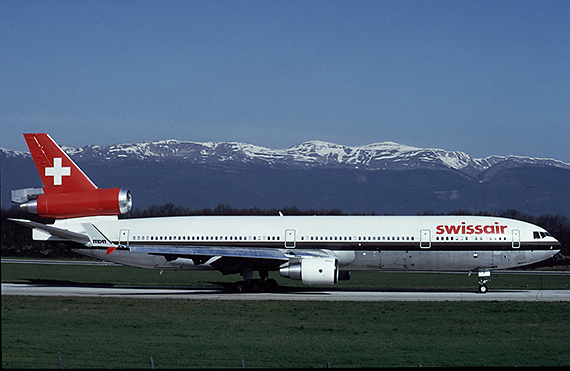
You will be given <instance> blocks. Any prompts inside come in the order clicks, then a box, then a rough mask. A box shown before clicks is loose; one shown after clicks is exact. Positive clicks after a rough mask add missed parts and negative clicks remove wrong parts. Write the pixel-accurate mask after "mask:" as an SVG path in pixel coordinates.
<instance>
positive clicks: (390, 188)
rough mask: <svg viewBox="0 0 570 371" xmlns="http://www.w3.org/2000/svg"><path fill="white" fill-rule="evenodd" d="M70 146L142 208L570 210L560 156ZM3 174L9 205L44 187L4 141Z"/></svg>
mask: <svg viewBox="0 0 570 371" xmlns="http://www.w3.org/2000/svg"><path fill="white" fill-rule="evenodd" d="M63 148H64V150H65V151H66V152H67V153H68V154H69V155H70V157H71V158H72V159H73V160H74V161H75V162H76V163H77V164H78V165H79V166H80V167H81V168H82V169H83V170H84V172H85V173H86V174H88V175H89V177H90V178H91V179H92V180H93V182H94V183H95V184H97V185H98V186H99V187H101V188H108V187H117V186H119V187H123V188H127V189H130V190H131V192H132V194H133V197H134V204H135V207H137V208H146V207H150V206H152V205H163V204H166V203H174V204H176V205H180V206H183V207H189V208H192V209H203V208H215V207H217V206H218V205H221V204H224V205H230V206H232V207H234V208H249V207H259V208H266V209H270V208H279V207H284V206H297V207H299V208H300V209H315V210H328V209H333V208H336V209H341V210H343V211H344V212H348V213H360V212H374V213H380V214H382V213H389V214H394V215H398V214H401V215H410V214H421V213H424V212H435V213H445V212H450V211H453V210H471V211H473V212H477V211H488V212H499V211H501V210H507V209H516V210H520V211H522V212H525V213H529V214H535V215H541V214H561V215H565V216H567V217H570V195H569V194H568V184H570V164H566V163H564V162H562V161H558V160H553V159H541V158H531V157H523V156H489V157H486V158H482V159H478V158H473V157H472V156H469V155H467V154H466V153H464V152H460V151H445V150H440V149H424V148H416V147H411V146H406V145H400V144H398V143H394V142H380V143H373V144H369V145H365V146H354V147H350V146H344V145H338V144H334V143H329V142H323V141H308V142H304V143H301V144H298V145H295V146H292V147H289V148H284V149H279V150H273V149H269V148H266V147H261V146H256V145H252V144H246V143H241V142H188V141H178V140H161V141H152V142H142V143H125V144H117V145H108V146H98V145H90V146H85V147H82V148H72V147H63ZM0 172H1V180H2V184H1V186H2V194H1V196H2V206H3V207H10V205H11V203H10V191H11V190H13V189H20V188H28V187H39V186H41V179H40V178H39V175H38V174H37V170H36V168H35V166H34V164H33V161H32V159H31V156H30V154H29V153H27V152H22V151H20V152H17V151H10V150H4V149H1V150H0Z"/></svg>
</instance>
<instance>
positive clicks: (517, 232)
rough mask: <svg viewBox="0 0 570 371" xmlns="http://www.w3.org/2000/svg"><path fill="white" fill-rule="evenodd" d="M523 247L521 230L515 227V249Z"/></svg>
mask: <svg viewBox="0 0 570 371" xmlns="http://www.w3.org/2000/svg"><path fill="white" fill-rule="evenodd" d="M519 247H521V231H520V230H518V229H513V249H518V248H519Z"/></svg>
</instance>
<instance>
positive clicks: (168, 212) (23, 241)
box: [0, 203, 570, 265]
mask: <svg viewBox="0 0 570 371" xmlns="http://www.w3.org/2000/svg"><path fill="white" fill-rule="evenodd" d="M280 213H281V214H283V215H386V214H378V213H373V212H369V213H359V214H358V213H357V214H346V213H344V212H343V211H342V210H340V209H336V208H335V209H330V210H315V209H308V210H301V209H299V208H298V207H297V206H289V207H284V208H281V209H278V208H272V209H261V208H257V207H252V208H245V209H238V208H233V207H231V206H230V205H226V204H220V205H218V206H217V207H215V208H205V209H200V210H194V209H190V208H187V207H182V206H177V205H174V204H173V203H167V204H164V205H159V206H150V207H148V208H146V209H138V208H134V209H133V210H132V211H131V212H129V213H128V214H124V215H121V216H120V218H123V219H124V218H149V217H165V216H208V215H209V216H214V215H258V216H268V215H279V214H280ZM421 215H481V216H497V217H505V218H511V219H516V220H522V221H526V222H529V223H532V224H535V225H538V226H540V227H542V228H544V229H546V230H547V231H548V232H550V234H552V236H554V237H555V238H556V239H557V240H558V241H560V243H561V244H562V250H561V252H560V254H559V255H557V256H556V257H554V258H553V259H551V260H550V261H548V262H547V263H546V264H549V265H570V221H569V220H568V218H567V217H565V216H563V215H541V216H533V215H530V214H525V213H522V212H520V211H518V210H512V209H509V210H505V211H502V212H500V213H498V214H491V213H489V212H486V211H479V212H475V213H474V212H472V211H470V210H454V211H451V212H449V213H447V214H443V213H441V214H438V213H434V212H433V211H427V212H424V213H422V214H421ZM8 218H13V219H28V220H33V221H37V222H40V223H44V224H51V223H53V219H44V218H40V217H39V216H37V215H32V214H28V213H25V212H23V211H21V210H20V209H19V208H18V207H17V206H13V207H12V208H10V209H4V208H2V209H1V219H0V227H1V228H0V230H1V244H2V257H34V258H78V257H80V258H85V257H84V256H83V255H78V254H76V253H74V252H72V251H71V250H69V249H67V248H66V247H65V245H64V244H61V243H58V244H52V243H45V242H41V241H34V240H32V233H31V230H30V229H29V228H27V227H24V226H22V225H20V224H17V223H14V222H11V221H9V220H8Z"/></svg>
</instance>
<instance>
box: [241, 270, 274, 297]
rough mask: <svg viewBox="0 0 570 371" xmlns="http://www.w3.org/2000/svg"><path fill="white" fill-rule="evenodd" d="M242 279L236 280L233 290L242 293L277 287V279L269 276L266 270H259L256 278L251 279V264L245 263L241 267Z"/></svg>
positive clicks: (263, 290)
mask: <svg viewBox="0 0 570 371" xmlns="http://www.w3.org/2000/svg"><path fill="white" fill-rule="evenodd" d="M241 275H242V277H243V281H239V282H236V284H235V286H234V288H235V291H236V292H238V293H240V294H242V293H246V292H272V291H275V290H276V289H277V281H275V280H274V279H273V278H268V277H269V272H268V271H266V270H260V271H259V277H260V278H258V279H253V266H252V265H250V264H246V265H245V266H244V267H243V268H242V272H241Z"/></svg>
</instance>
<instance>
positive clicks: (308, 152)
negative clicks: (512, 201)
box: [0, 139, 570, 176]
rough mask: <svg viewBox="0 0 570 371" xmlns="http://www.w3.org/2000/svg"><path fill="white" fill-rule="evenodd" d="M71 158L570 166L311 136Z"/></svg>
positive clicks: (135, 146) (155, 146)
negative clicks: (289, 142)
mask: <svg viewBox="0 0 570 371" xmlns="http://www.w3.org/2000/svg"><path fill="white" fill-rule="evenodd" d="M62 148H63V149H64V150H65V151H66V153H67V154H68V155H70V156H71V157H72V158H74V159H81V160H95V159H99V160H101V159H104V160H107V161H121V160H127V159H128V160H133V159H135V160H143V161H144V160H154V161H176V162H188V163H193V164H222V165H265V166H270V167H300V168H313V167H321V168H323V167H324V168H355V169H360V168H363V169H366V170H407V169H414V168H442V169H445V168H447V169H449V170H456V171H459V172H461V173H464V174H466V175H468V176H477V175H478V174H480V173H482V172H484V171H486V170H488V169H490V168H492V167H493V166H496V165H501V166H502V167H504V166H506V167H517V166H521V165H531V166H552V167H557V168H562V169H570V164H567V163H564V162H562V161H559V160H556V159H551V158H534V157H526V156H516V155H508V156H498V155H493V156H488V157H484V158H474V157H472V156H470V155H468V154H467V153H465V152H462V151H447V150H444V149H438V148H418V147H412V146H408V145H403V144H399V143H395V142H390V141H386V142H379V143H372V144H367V145H362V146H347V145H340V144H336V143H331V142H325V141H319V140H312V141H306V142H303V143H300V144H297V145H295V146H291V147H288V148H283V149H271V148H268V147H262V146H257V145H253V144H248V143H243V142H215V141H210V142H194V141H181V140H175V139H169V140H157V141H150V142H138V143H122V144H114V145H105V146H100V145H88V146H84V147H81V148H73V147H63V146H62ZM0 150H2V151H3V152H4V153H5V154H6V156H7V157H10V156H18V157H19V156H23V157H26V154H27V155H28V156H29V153H28V152H23V151H10V150H7V149H4V148H1V149H0Z"/></svg>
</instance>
